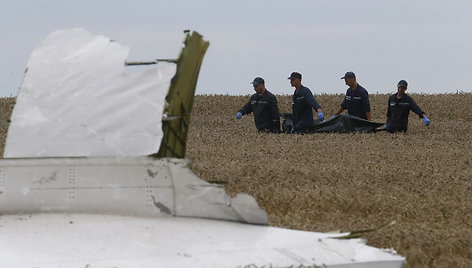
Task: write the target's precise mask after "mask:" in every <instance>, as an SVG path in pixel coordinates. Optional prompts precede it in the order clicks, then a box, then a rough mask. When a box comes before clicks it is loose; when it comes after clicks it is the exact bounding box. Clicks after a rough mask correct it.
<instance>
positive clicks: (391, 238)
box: [0, 93, 472, 267]
mask: <svg viewBox="0 0 472 268" xmlns="http://www.w3.org/2000/svg"><path fill="white" fill-rule="evenodd" d="M412 96H413V98H414V99H415V100H416V102H417V103H418V104H419V105H420V107H421V108H422V109H423V110H424V111H425V112H426V114H427V116H428V117H429V118H430V119H431V125H430V126H429V127H425V126H424V125H423V122H422V120H420V119H419V118H418V117H417V116H416V115H413V114H412V115H411V117H410V124H409V130H408V133H407V134H389V133H386V132H380V133H368V134H336V133H316V134H309V135H288V134H278V135H277V134H263V133H257V132H256V129H255V127H254V122H253V117H252V116H244V117H243V118H242V119H241V120H237V119H236V118H235V114H236V112H237V110H238V109H239V108H240V107H241V106H242V105H243V104H244V103H245V102H246V101H247V100H248V98H249V96H223V95H212V96H196V98H195V105H194V109H193V115H192V122H191V129H190V134H189V143H188V148H187V157H188V158H192V159H194V164H193V170H194V171H195V172H196V173H197V174H198V175H199V176H200V177H201V178H202V179H205V180H208V181H219V182H224V184H225V188H226V191H227V192H228V193H229V194H230V195H236V194H237V193H240V192H245V193H249V194H251V195H253V196H254V197H255V198H256V199H257V201H258V202H259V204H260V205H261V207H263V208H264V209H265V210H266V211H267V213H268V214H269V221H270V225H272V226H279V227H284V228H293V229H300V230H309V231H319V232H327V231H333V230H341V231H352V230H359V229H368V228H372V227H374V226H377V225H379V224H382V223H384V222H389V221H396V224H395V225H393V226H391V227H387V228H384V229H381V230H379V231H376V232H373V233H369V234H367V235H366V236H365V238H366V239H367V241H368V244H369V245H372V246H376V247H382V248H394V249H395V250H397V251H398V252H399V253H400V254H402V255H405V256H406V257H407V262H408V266H409V267H472V192H471V191H472V150H471V149H472V138H471V132H472V123H471V122H472V109H471V108H470V106H469V105H472V94H470V93H459V94H445V95H417V94H413V95H412ZM316 97H317V100H318V102H319V103H320V104H321V106H322V107H323V110H324V112H325V115H326V116H327V117H331V116H332V115H333V113H334V112H335V110H336V109H337V107H338V105H339V103H340V102H341V100H342V98H343V96H342V95H320V96H316ZM277 98H278V101H279V108H280V111H281V112H291V108H290V103H291V99H290V96H277ZM387 98H388V96H387V95H381V94H377V95H371V96H370V99H371V106H372V120H373V121H379V122H384V121H385V113H386V108H387ZM13 103H14V99H12V98H5V99H1V101H0V111H1V114H0V116H1V119H0V120H1V122H2V124H1V126H0V138H1V142H0V146H1V148H0V149H1V150H2V151H3V146H4V141H5V137H6V131H7V127H8V123H7V121H8V119H9V117H10V112H11V106H12V105H13Z"/></svg>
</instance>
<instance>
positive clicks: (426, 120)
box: [423, 115, 431, 126]
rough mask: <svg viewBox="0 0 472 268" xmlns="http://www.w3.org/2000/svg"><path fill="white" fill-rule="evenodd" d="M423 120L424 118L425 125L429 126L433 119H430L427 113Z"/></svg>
mask: <svg viewBox="0 0 472 268" xmlns="http://www.w3.org/2000/svg"><path fill="white" fill-rule="evenodd" d="M423 120H424V125H425V126H429V124H431V121H429V119H428V117H426V115H425V116H423Z"/></svg>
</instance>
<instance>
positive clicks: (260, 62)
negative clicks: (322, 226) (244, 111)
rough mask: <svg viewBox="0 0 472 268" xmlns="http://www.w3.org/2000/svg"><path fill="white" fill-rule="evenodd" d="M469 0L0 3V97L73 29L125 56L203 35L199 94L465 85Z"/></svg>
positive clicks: (154, 54)
mask: <svg viewBox="0 0 472 268" xmlns="http://www.w3.org/2000/svg"><path fill="white" fill-rule="evenodd" d="M471 11H472V1H470V0H464V1H459V0H448V1H435V0H415V1H412V0H397V1H395V0H391V1H381V0H326V1H316V0H311V1H309V0H307V1H296V0H295V1H294V0H292V1H275V0H263V1H245V0H236V1H222V0H199V1H196V0H194V1H179V0H167V1H159V0H141V1H139V0H133V1H100V0H93V1H92V0H76V1H66V0H30V1H24V0H10V1H7V0H0V25H1V26H0V34H1V36H2V41H1V42H0V51H1V52H0V53H1V57H0V81H1V87H0V96H10V95H16V94H17V91H18V88H19V86H20V85H21V81H22V79H23V71H24V69H25V65H26V62H27V60H28V57H29V55H30V54H31V52H32V50H33V49H34V47H35V46H36V44H37V43H38V42H39V41H40V40H41V39H43V38H44V37H45V36H46V35H47V34H48V33H50V32H52V31H54V30H57V29H64V28H74V27H83V28H86V29H88V30H89V31H91V32H92V33H94V34H103V35H106V36H108V37H110V38H112V39H114V40H116V41H118V42H120V43H121V44H124V45H127V46H129V47H131V53H130V55H129V60H130V61H134V60H152V59H155V58H172V57H176V56H177V55H178V52H179V49H180V47H181V41H182V38H183V33H182V31H183V30H184V29H192V30H197V31H198V32H200V33H201V34H202V35H204V37H205V38H206V39H207V40H209V41H210V47H209V50H208V52H207V54H206V57H205V59H204V62H203V66H202V69H201V72H200V78H199V82H198V86H197V93H199V94H251V93H253V89H252V87H251V85H249V82H251V81H252V79H253V78H254V77H255V76H262V77H264V78H265V80H266V87H267V88H268V89H269V90H271V91H272V92H274V93H278V94H291V93H292V92H293V90H292V89H291V88H290V85H289V82H288V81H287V79H286V78H287V77H288V76H289V74H290V73H291V72H292V71H299V72H301V73H302V74H303V77H304V78H303V84H305V85H306V86H307V87H309V88H311V89H312V91H313V92H314V93H315V94H320V93H344V92H345V90H346V86H345V85H344V83H343V81H342V80H340V77H341V76H342V75H343V74H344V73H345V72H346V71H354V72H355V73H356V74H357V77H358V82H359V83H360V84H361V85H363V86H364V87H365V88H366V89H367V90H368V91H369V92H370V93H376V92H380V93H388V92H394V91H396V84H397V82H398V81H399V80H400V79H406V80H407V81H408V82H409V84H410V87H409V90H410V91H412V92H424V93H439V92H456V91H467V92H470V91H472V85H471V84H470V82H469V80H470V78H469V76H470V75H471V73H472V56H471V50H472V16H471V15H470V12H471Z"/></svg>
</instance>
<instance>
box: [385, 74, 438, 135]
mask: <svg viewBox="0 0 472 268" xmlns="http://www.w3.org/2000/svg"><path fill="white" fill-rule="evenodd" d="M397 88H398V92H397V93H395V94H393V95H392V96H390V97H389V98H388V109H387V123H386V124H385V128H386V129H387V131H388V132H391V133H393V132H399V131H403V132H406V130H407V129H408V116H409V115H410V110H411V111H413V112H414V113H415V114H417V115H418V116H419V117H420V118H423V121H424V124H425V126H429V124H430V123H431V122H430V121H429V119H428V117H426V115H425V114H424V112H423V111H422V110H421V109H420V107H419V106H418V105H416V102H415V101H414V100H413V98H412V97H410V96H408V95H407V94H406V93H405V91H406V90H407V88H408V83H407V82H406V81H405V80H400V82H398V85H397Z"/></svg>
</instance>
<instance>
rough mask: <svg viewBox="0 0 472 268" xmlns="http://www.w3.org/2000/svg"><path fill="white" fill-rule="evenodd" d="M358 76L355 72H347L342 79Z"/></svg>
mask: <svg viewBox="0 0 472 268" xmlns="http://www.w3.org/2000/svg"><path fill="white" fill-rule="evenodd" d="M351 77H352V78H356V75H355V74H354V73H353V72H347V73H346V74H345V75H344V77H341V79H345V78H351Z"/></svg>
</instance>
